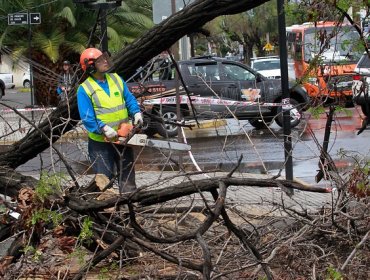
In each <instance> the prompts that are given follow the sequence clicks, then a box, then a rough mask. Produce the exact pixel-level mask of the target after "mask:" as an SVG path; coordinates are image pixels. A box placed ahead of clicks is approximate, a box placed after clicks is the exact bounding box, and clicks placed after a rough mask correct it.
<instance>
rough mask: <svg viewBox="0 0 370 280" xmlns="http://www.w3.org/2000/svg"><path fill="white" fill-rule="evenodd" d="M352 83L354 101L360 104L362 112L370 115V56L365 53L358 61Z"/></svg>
mask: <svg viewBox="0 0 370 280" xmlns="http://www.w3.org/2000/svg"><path fill="white" fill-rule="evenodd" d="M354 71H355V73H356V74H355V75H354V76H353V83H352V96H353V103H354V104H357V105H360V106H361V109H362V112H363V113H364V115H366V116H367V117H370V93H369V84H370V58H369V56H368V55H367V54H366V53H365V54H363V55H362V57H361V58H360V60H359V61H358V63H357V65H356V68H355V70H354Z"/></svg>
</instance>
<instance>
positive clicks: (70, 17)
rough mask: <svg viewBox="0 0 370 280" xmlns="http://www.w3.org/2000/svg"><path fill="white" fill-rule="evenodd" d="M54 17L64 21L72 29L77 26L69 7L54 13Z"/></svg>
mask: <svg viewBox="0 0 370 280" xmlns="http://www.w3.org/2000/svg"><path fill="white" fill-rule="evenodd" d="M55 16H56V17H60V18H63V19H65V20H66V21H67V22H68V23H69V24H70V25H71V26H72V27H75V26H76V24H77V21H76V18H75V16H74V14H73V11H72V9H71V8H70V7H64V8H63V10H62V11H60V12H59V13H56V14H55Z"/></svg>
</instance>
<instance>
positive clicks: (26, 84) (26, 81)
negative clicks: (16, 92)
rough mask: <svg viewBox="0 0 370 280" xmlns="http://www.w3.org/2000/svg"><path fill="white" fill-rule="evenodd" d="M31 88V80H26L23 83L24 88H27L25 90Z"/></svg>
mask: <svg viewBox="0 0 370 280" xmlns="http://www.w3.org/2000/svg"><path fill="white" fill-rule="evenodd" d="M30 86H31V82H30V81H29V80H25V81H24V82H23V87H25V88H29V87H30Z"/></svg>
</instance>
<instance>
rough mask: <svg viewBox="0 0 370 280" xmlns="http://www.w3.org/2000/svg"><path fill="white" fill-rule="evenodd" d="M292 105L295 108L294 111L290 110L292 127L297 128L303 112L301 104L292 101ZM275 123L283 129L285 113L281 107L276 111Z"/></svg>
mask: <svg viewBox="0 0 370 280" xmlns="http://www.w3.org/2000/svg"><path fill="white" fill-rule="evenodd" d="M290 104H291V105H292V106H293V109H291V110H290V127H291V128H293V127H296V126H297V125H298V124H299V123H300V122H301V118H302V110H301V107H300V106H299V102H298V101H297V100H295V99H292V98H291V99H290ZM275 121H276V123H277V124H278V125H279V126H280V127H283V122H284V121H283V111H282V107H281V106H279V107H277V109H276V115H275Z"/></svg>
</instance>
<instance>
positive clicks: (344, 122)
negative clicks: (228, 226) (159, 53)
mask: <svg viewBox="0 0 370 280" xmlns="http://www.w3.org/2000/svg"><path fill="white" fill-rule="evenodd" d="M21 94H23V96H25V95H24V93H21ZM20 96H21V95H19V94H17V93H15V94H14V97H17V98H19V97H20ZM11 97H12V95H11V94H9V95H7V98H9V101H6V99H5V98H4V99H3V100H2V101H3V102H4V101H6V102H14V104H22V102H24V103H27V102H28V101H27V99H26V98H24V99H25V100H24V101H22V100H17V101H11ZM21 99H22V98H21ZM28 100H30V99H28ZM0 109H1V108H0ZM348 111H349V112H350V113H351V116H347V115H346V114H345V113H342V112H341V113H338V114H336V117H335V122H334V123H333V125H332V134H331V137H330V142H329V153H330V155H331V157H332V158H333V159H334V161H335V163H336V164H337V166H338V167H339V168H341V169H348V168H351V166H352V165H353V156H354V155H356V156H359V157H360V158H361V157H365V158H367V159H369V158H370V155H369V153H370V141H369V139H370V129H369V128H368V129H366V130H365V131H364V132H363V133H362V134H361V135H356V133H357V130H358V128H359V127H360V125H361V115H360V112H361V111H360V110H358V109H357V108H351V109H348ZM325 122H326V116H325V114H323V115H321V117H320V118H319V119H315V118H313V117H312V116H310V114H308V113H307V114H305V119H304V121H302V123H301V124H300V125H299V126H298V127H297V128H294V129H293V130H292V140H293V173H294V176H295V177H298V178H301V179H304V180H305V181H307V182H310V183H313V182H314V178H315V175H316V173H317V169H318V158H319V155H320V154H319V153H320V151H319V148H318V146H317V144H316V142H315V140H314V139H315V138H316V139H317V143H319V144H320V145H322V142H323V138H324V128H325ZM310 130H312V131H313V135H314V136H312V134H311V133H310ZM185 134H186V136H187V141H188V143H189V144H190V145H191V146H192V150H191V152H192V156H193V157H194V159H195V162H193V161H192V160H191V158H190V156H189V154H188V153H186V152H185V153H180V154H181V157H180V154H179V153H178V152H177V153H176V152H172V153H170V152H169V151H166V150H162V151H158V150H155V149H151V148H145V149H143V150H141V149H138V148H137V149H136V153H137V155H138V159H137V162H136V167H137V169H138V170H176V169H177V167H176V166H175V164H174V163H173V161H178V160H181V161H182V162H183V165H184V166H185V168H186V169H187V170H196V167H195V165H194V163H196V164H198V165H199V167H200V168H201V169H203V170H213V169H221V170H230V169H231V168H233V166H235V164H236V163H237V161H238V159H239V158H240V157H241V156H242V155H243V159H242V162H241V166H240V168H239V170H240V171H243V172H252V173H265V172H266V171H267V172H268V173H269V174H276V173H277V172H278V171H279V170H280V169H282V174H284V150H283V145H284V143H283V131H282V128H280V127H279V126H277V125H276V124H272V126H271V127H270V130H268V129H264V130H255V129H254V128H253V127H252V126H250V125H249V123H248V122H247V121H240V122H237V121H235V120H228V121H227V123H226V125H223V126H219V127H212V128H206V129H194V130H193V131H189V130H186V132H185ZM56 147H57V148H58V149H60V150H61V151H62V153H63V154H64V156H65V157H66V158H67V159H68V160H69V161H70V162H71V164H72V166H73V167H74V169H75V170H76V172H78V173H82V172H84V171H85V170H86V169H87V167H88V161H87V155H86V141H85V140H84V139H69V140H67V141H66V142H63V143H61V142H60V143H58V144H56ZM343 155H344V156H343ZM169 156H171V159H172V160H173V161H171V160H170V159H169ZM41 157H42V159H40V158H39V157H37V158H35V159H33V160H31V161H29V162H28V163H26V164H24V165H22V166H20V167H19V168H18V169H17V170H18V171H21V172H23V173H28V172H30V173H35V172H39V170H40V168H43V169H46V170H50V169H53V170H55V171H57V172H59V171H60V172H65V168H64V166H63V164H62V163H61V162H60V161H59V160H58V159H57V157H56V156H55V155H53V153H51V152H50V151H49V150H47V151H45V152H44V153H43V154H42V156H41ZM51 157H53V160H51Z"/></svg>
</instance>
